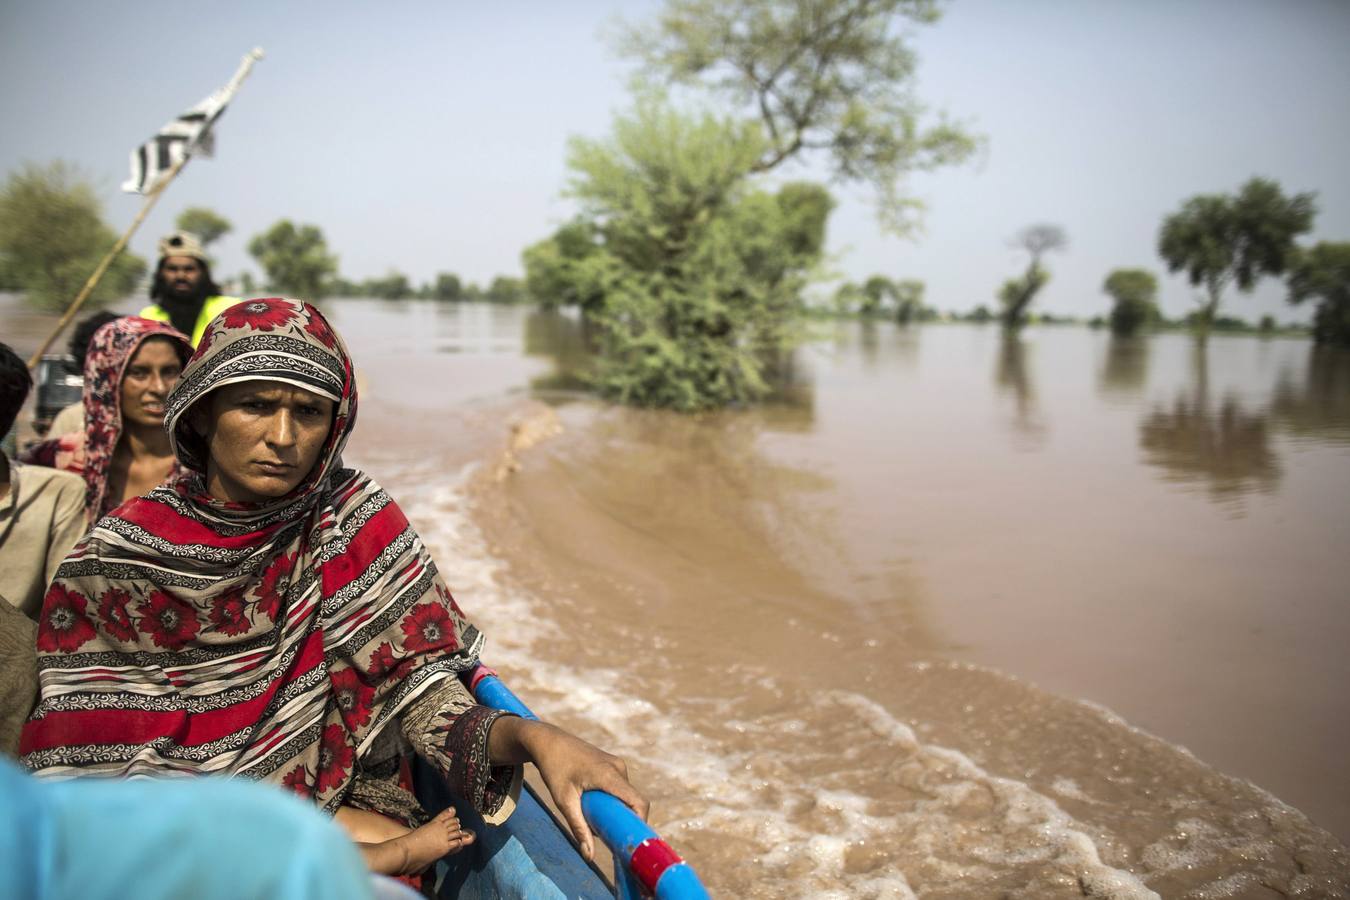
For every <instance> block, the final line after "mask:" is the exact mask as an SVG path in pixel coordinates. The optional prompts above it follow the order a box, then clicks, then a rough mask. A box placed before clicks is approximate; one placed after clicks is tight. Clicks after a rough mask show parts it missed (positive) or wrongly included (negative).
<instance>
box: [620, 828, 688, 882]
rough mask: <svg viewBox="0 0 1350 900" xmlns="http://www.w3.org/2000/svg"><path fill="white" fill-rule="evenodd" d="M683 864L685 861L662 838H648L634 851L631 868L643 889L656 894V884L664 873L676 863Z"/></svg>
mask: <svg viewBox="0 0 1350 900" xmlns="http://www.w3.org/2000/svg"><path fill="white" fill-rule="evenodd" d="M682 862H684V860H682V859H680V857H679V855H678V854H676V852H675V851H674V850H672V849H670V845H669V844H667V843H666V842H665V841H663V840H661V839H660V838H647V840H645V841H643V842H642V843H641V844H638V845H637V849H636V850H634V851H633V856H632V858H631V859H630V860H629V866H630V867H631V868H632V870H633V874H634V875H636V876H637V879H638V881H640V882H642V885H643V887H645V888H646V889H647V890H649V891H651V892H652V893H653V894H655V893H656V882H658V881H660V880H661V875H662V873H663V872H665V871H666V869H669V868H670V867H671V866H673V865H675V864H676V863H682Z"/></svg>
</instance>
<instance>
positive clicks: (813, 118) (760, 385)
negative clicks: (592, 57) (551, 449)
mask: <svg viewBox="0 0 1350 900" xmlns="http://www.w3.org/2000/svg"><path fill="white" fill-rule="evenodd" d="M936 18H937V7H936V4H935V3H933V2H931V0H725V2H713V0H667V4H666V6H665V8H664V10H663V12H662V13H661V15H660V16H659V17H658V19H657V21H655V22H654V23H652V24H651V25H650V26H649V27H638V28H630V29H628V31H627V33H626V35H625V37H624V40H623V46H624V49H625V50H626V51H627V52H628V53H629V54H630V55H632V56H635V57H636V58H638V59H640V60H642V61H643V62H645V64H646V66H645V69H644V72H643V74H644V76H645V78H646V82H647V84H646V87H647V89H646V90H641V91H639V93H638V97H639V99H638V103H637V108H636V111H635V112H633V113H632V114H630V115H627V116H622V117H620V119H619V120H618V122H617V123H616V126H615V130H614V138H613V139H612V140H611V141H609V142H597V141H587V140H577V141H574V143H573V145H572V149H571V155H570V159H569V166H570V168H571V170H572V172H573V173H574V174H573V179H572V182H571V187H570V191H571V193H572V195H573V196H575V197H577V198H578V199H580V200H581V201H582V205H583V209H582V214H581V216H580V217H579V218H578V220H577V221H575V222H573V223H570V224H569V225H566V226H564V227H563V228H562V229H560V230H559V231H558V232H557V233H555V234H554V235H553V236H552V237H551V238H549V239H548V240H546V241H543V242H541V243H539V244H536V245H534V246H533V247H531V248H529V249H528V250H527V251H526V253H525V259H524V262H525V268H526V283H527V285H528V288H529V291H530V293H531V294H532V295H534V296H535V297H537V298H539V299H540V300H541V301H542V302H544V303H546V304H548V303H558V304H564V303H565V304H575V305H577V306H579V307H581V308H582V309H583V310H584V311H585V312H586V315H587V316H588V317H590V318H591V319H593V320H594V322H595V323H596V324H597V325H598V326H599V327H598V329H597V330H598V333H599V334H600V338H599V342H600V348H599V350H600V361H599V364H598V367H597V371H596V373H595V374H596V379H597V383H598V384H599V385H600V387H601V388H602V389H603V390H604V391H606V392H607V393H608V394H609V395H611V396H614V397H616V398H618V399H620V400H622V401H624V402H630V403H637V404H644V405H655V406H666V407H672V408H675V409H682V410H695V409H706V408H712V407H717V406H722V405H725V404H728V403H735V402H744V401H748V400H753V399H754V398H756V397H760V396H763V395H764V394H765V393H766V391H767V390H768V385H769V379H770V377H771V375H772V373H773V372H774V370H775V366H776V364H777V363H778V362H780V361H781V360H782V359H783V358H784V351H785V349H786V348H787V347H788V346H790V344H791V343H792V340H793V338H794V337H795V335H796V333H797V330H798V329H797V323H798V319H799V317H800V315H801V311H802V307H803V303H802V301H801V298H800V294H801V290H802V287H803V286H804V284H805V283H806V279H807V276H808V273H809V272H810V270H811V269H812V268H813V267H814V266H816V264H817V263H818V261H819V259H820V255H821V252H822V249H823V247H824V243H825V224H826V222H827V221H828V217H829V213H830V210H831V208H832V206H833V202H834V201H833V199H832V198H831V197H830V195H829V193H828V192H827V191H826V190H825V188H823V187H821V186H819V185H814V184H804V183H802V184H787V185H782V186H781V187H778V188H777V189H776V191H774V192H772V193H771V192H770V191H769V190H766V189H760V188H757V187H756V181H757V177H758V176H761V175H764V174H765V173H768V172H771V171H774V170H776V169H778V168H779V167H780V166H782V165H783V164H785V163H787V162H788V161H790V160H794V159H803V158H806V157H813V158H814V159H816V160H818V161H819V162H821V163H822V164H823V165H826V166H828V167H829V169H830V171H831V173H832V175H833V176H834V178H835V179H836V180H839V181H844V182H862V183H866V184H871V185H872V186H874V187H875V189H876V192H877V196H878V198H879V208H880V211H881V213H882V215H883V217H884V219H885V220H886V221H887V222H888V223H889V224H890V225H891V226H892V227H894V228H895V229H896V230H900V231H903V230H904V229H905V228H906V227H908V226H909V225H911V224H912V223H913V218H914V213H915V211H916V210H917V208H918V204H917V203H916V202H914V201H911V200H908V199H906V198H905V197H904V196H903V194H902V192H901V190H900V183H901V179H902V178H903V176H904V175H905V174H906V173H907V172H909V171H912V170H915V169H931V168H935V167H937V166H941V165H945V164H947V163H952V162H957V161H960V160H963V159H965V158H966V157H967V156H969V155H970V153H971V152H972V151H973V149H974V147H975V141H974V139H973V138H971V137H970V136H969V135H968V134H966V133H965V132H964V131H963V130H961V129H960V128H958V127H955V126H953V125H951V124H949V123H947V122H946V121H944V120H941V119H939V120H937V121H936V123H935V124H932V125H924V124H921V122H920V120H921V118H923V109H922V108H921V107H920V106H919V104H918V103H917V102H916V101H915V100H914V99H913V96H912V93H911V85H912V82H913V77H914V69H915V59H914V55H913V52H912V51H911V50H910V48H909V47H908V45H907V43H906V40H905V36H904V35H903V34H902V33H901V31H900V29H901V27H902V26H903V25H904V24H906V23H927V22H931V21H933V20H935V19H936ZM656 85H677V86H680V87H682V88H686V89H688V91H689V92H692V93H698V92H699V91H700V90H703V91H706V93H707V94H708V95H710V96H714V97H718V98H721V99H724V100H728V101H729V102H730V109H729V112H730V115H729V116H726V117H722V116H718V115H715V114H712V113H703V114H685V113H682V112H678V111H676V109H675V108H674V106H673V104H672V103H671V102H670V101H668V100H667V99H665V96H664V94H663V90H662V89H660V88H657V89H653V88H654V87H655V86H656ZM680 96H682V97H683V96H688V94H685V93H681V94H680Z"/></svg>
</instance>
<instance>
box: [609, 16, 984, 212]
mask: <svg viewBox="0 0 1350 900" xmlns="http://www.w3.org/2000/svg"><path fill="white" fill-rule="evenodd" d="M939 15H940V11H939V4H938V3H937V2H936V0H667V3H666V5H665V8H664V10H663V11H662V12H661V14H660V15H659V16H658V18H657V20H656V21H655V22H654V23H652V24H650V25H646V26H638V27H630V28H628V29H627V31H626V32H625V33H624V34H623V37H622V38H621V49H623V50H624V51H626V52H627V53H628V54H630V55H632V56H634V57H636V58H638V59H640V60H642V61H643V62H644V63H645V64H646V69H645V73H644V74H645V75H646V77H647V79H648V80H649V81H655V82H667V83H674V84H678V85H684V86H692V87H697V88H701V89H706V90H708V91H711V92H713V93H714V94H716V95H718V96H720V97H722V98H724V99H725V100H727V101H729V102H730V103H731V105H732V108H733V109H734V110H735V112H736V113H737V114H741V115H745V116H747V117H749V118H750V119H752V120H754V121H757V122H758V123H759V126H760V129H761V131H762V133H763V136H764V143H763V145H762V147H761V148H760V151H759V154H758V155H757V156H756V157H755V159H754V160H752V161H751V164H750V170H751V171H753V172H767V171H769V170H772V169H775V168H777V167H778V166H780V165H781V164H783V163H785V162H787V161H788V160H791V159H794V158H798V157H802V156H806V155H812V156H815V157H817V158H818V159H820V160H821V161H822V162H823V163H824V164H826V165H828V166H829V168H830V170H831V173H832V175H833V177H834V178H835V179H836V180H839V181H841V182H860V183H865V184H868V185H870V186H872V187H873V188H874V189H875V192H876V197H877V200H878V210H879V212H880V213H881V216H882V221H883V222H884V223H886V224H887V225H888V226H889V227H891V228H892V229H894V230H896V231H901V232H903V231H905V230H908V229H909V228H911V227H912V226H913V225H914V224H915V223H916V222H917V214H918V213H919V212H920V211H921V209H922V204H921V203H920V202H919V201H917V200H915V199H913V198H910V197H908V196H906V195H905V193H904V191H903V188H902V182H903V179H904V176H905V175H906V173H908V172H910V171H914V170H931V169H935V168H937V167H940V166H943V165H948V164H950V163H954V162H960V161H962V160H964V159H966V158H967V157H969V156H970V155H971V153H972V152H973V151H974V150H975V148H976V146H977V141H976V139H975V138H973V137H972V136H971V135H970V134H969V133H968V132H967V131H966V130H964V129H963V128H961V127H960V126H958V125H955V124H953V123H951V122H949V121H948V120H946V119H945V118H944V117H942V116H937V117H935V118H933V119H932V120H931V121H930V120H929V117H928V116H927V111H926V110H925V108H924V106H923V105H922V104H921V103H920V102H919V101H918V100H917V99H916V97H915V95H914V92H913V90H912V85H913V82H914V80H915V71H916V68H917V59H916V57H915V54H914V51H913V49H912V48H911V47H910V45H909V44H908V43H907V41H906V36H907V35H906V30H905V29H906V27H907V26H909V25H914V24H920V25H922V24H930V23H932V22H935V21H936V20H937V19H938V18H939Z"/></svg>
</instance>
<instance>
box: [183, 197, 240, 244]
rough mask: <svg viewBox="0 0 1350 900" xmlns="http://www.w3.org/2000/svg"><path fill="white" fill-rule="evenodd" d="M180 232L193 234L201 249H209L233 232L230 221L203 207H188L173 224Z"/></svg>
mask: <svg viewBox="0 0 1350 900" xmlns="http://www.w3.org/2000/svg"><path fill="white" fill-rule="evenodd" d="M174 224H175V225H177V226H178V228H179V230H181V231H189V232H191V233H193V234H195V235H196V236H197V237H198V238H199V239H200V240H201V242H202V246H203V247H210V246H211V245H212V244H214V243H215V242H216V241H218V240H220V239H221V238H223V237H224V236H225V235H227V234H229V233H230V231H231V230H233V228H234V226H233V225H232V224H230V220H229V219H227V218H225V217H224V216H222V215H220V214H219V213H217V212H216V211H215V210H213V209H207V208H206V207H205V206H189V207H188V208H187V209H185V210H183V211H182V212H181V213H179V214H178V218H177V220H175V222H174Z"/></svg>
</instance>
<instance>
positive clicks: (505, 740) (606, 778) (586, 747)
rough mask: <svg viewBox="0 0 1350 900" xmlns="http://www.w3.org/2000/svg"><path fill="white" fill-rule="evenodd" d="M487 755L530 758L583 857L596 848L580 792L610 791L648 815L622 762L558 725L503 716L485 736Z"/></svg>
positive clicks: (502, 760) (502, 759) (497, 759)
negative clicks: (486, 737) (583, 812)
mask: <svg viewBox="0 0 1350 900" xmlns="http://www.w3.org/2000/svg"><path fill="white" fill-rule="evenodd" d="M503 726H505V727H503ZM488 755H489V756H490V757H491V759H492V761H493V763H495V764H510V763H520V762H533V763H534V764H535V766H536V767H538V769H539V774H540V775H541V776H542V777H543V779H544V784H545V786H547V787H548V792H549V793H550V794H552V795H553V803H554V805H556V806H557V807H558V811H559V812H560V813H562V816H563V819H565V820H566V821H567V827H568V828H570V829H572V835H573V837H574V838H576V842H577V845H578V846H579V847H580V848H581V855H582V857H583V858H585V859H586V860H587V861H590V860H592V859H594V857H595V847H594V843H593V841H592V839H591V829H590V828H589V826H587V825H586V817H585V816H584V815H582V812H581V794H582V792H583V791H590V790H598V791H605V792H606V793H609V794H613V795H614V796H615V797H618V798H619V799H620V800H622V801H623V802H624V803H625V804H627V805H628V806H629V807H630V808H631V809H632V810H633V812H635V813H637V814H638V816H639V817H640V818H642V819H643V820H644V821H645V820H646V818H647V811H648V809H649V808H650V805H649V804H648V803H647V800H646V798H645V797H643V796H642V795H641V794H639V793H638V792H637V789H636V788H634V787H633V785H632V784H630V783H629V781H628V766H627V765H626V764H625V763H624V761H623V760H622V759H620V758H619V757H617V756H614V755H612V754H609V753H606V752H605V751H603V750H601V749H599V748H597V747H594V746H592V745H590V744H588V743H586V742H585V741H583V740H582V739H581V738H579V737H576V736H575V735H571V734H568V733H567V732H566V731H563V730H562V729H561V728H557V727H555V726H553V725H547V724H545V723H543V722H531V721H528V720H526V719H518V718H514V717H511V718H508V717H505V716H503V717H502V718H500V719H498V720H497V721H496V722H494V723H493V725H492V731H491V732H490V733H489V734H488Z"/></svg>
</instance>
